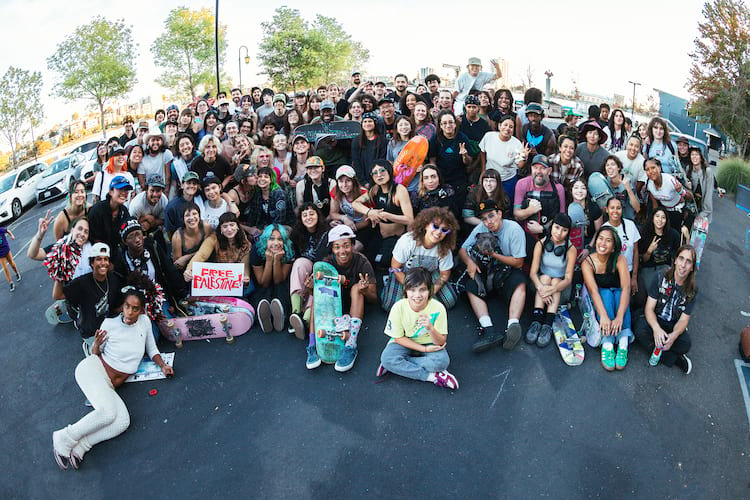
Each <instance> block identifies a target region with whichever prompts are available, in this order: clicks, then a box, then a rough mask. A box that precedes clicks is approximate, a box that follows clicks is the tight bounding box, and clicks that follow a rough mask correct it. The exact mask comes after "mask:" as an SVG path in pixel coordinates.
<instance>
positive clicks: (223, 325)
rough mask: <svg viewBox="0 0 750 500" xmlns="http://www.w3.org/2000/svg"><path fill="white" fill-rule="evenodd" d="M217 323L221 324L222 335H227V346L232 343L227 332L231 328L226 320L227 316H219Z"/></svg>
mask: <svg viewBox="0 0 750 500" xmlns="http://www.w3.org/2000/svg"><path fill="white" fill-rule="evenodd" d="M219 322H220V323H221V328H222V329H223V330H224V333H226V334H227V344H232V343H234V337H232V336H231V335H230V334H229V330H230V329H231V328H232V325H231V324H230V323H229V318H227V315H226V314H222V315H220V316H219Z"/></svg>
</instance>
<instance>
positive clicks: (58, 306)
mask: <svg viewBox="0 0 750 500" xmlns="http://www.w3.org/2000/svg"><path fill="white" fill-rule="evenodd" d="M44 317H45V318H47V323H49V324H50V325H57V324H60V323H72V322H73V318H71V317H70V315H68V311H67V308H66V307H65V301H64V300H56V301H55V302H53V303H52V305H50V306H49V307H48V308H47V310H46V311H44Z"/></svg>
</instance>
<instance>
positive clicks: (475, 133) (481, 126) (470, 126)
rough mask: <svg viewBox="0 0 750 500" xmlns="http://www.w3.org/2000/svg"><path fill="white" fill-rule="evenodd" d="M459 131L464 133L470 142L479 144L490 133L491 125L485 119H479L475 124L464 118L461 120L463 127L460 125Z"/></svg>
mask: <svg viewBox="0 0 750 500" xmlns="http://www.w3.org/2000/svg"><path fill="white" fill-rule="evenodd" d="M458 130H459V131H461V132H463V133H464V134H465V135H466V137H468V138H469V140H470V141H472V142H474V143H477V144H478V143H479V141H481V140H482V138H483V137H484V135H485V134H486V133H487V132H489V131H490V124H489V123H487V120H485V119H484V118H479V119H477V121H475V122H473V121H471V120H469V119H468V118H467V117H465V116H464V117H463V118H461V125H459V127H458Z"/></svg>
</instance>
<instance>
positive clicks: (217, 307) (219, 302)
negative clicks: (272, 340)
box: [185, 295, 255, 324]
mask: <svg viewBox="0 0 750 500" xmlns="http://www.w3.org/2000/svg"><path fill="white" fill-rule="evenodd" d="M196 304H198V305H196ZM185 309H187V311H186V312H187V313H188V314H189V315H190V316H196V315H199V314H215V313H234V312H239V313H243V314H247V315H248V316H249V317H250V321H251V322H252V323H253V324H254V323H255V308H253V306H252V305H250V304H249V303H247V302H245V301H244V300H242V299H240V298H239V297H223V296H218V295H217V296H213V297H190V298H189V299H187V304H185ZM200 309H203V310H205V311H206V312H197V311H198V310H200ZM191 311H195V312H191Z"/></svg>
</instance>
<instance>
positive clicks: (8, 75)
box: [0, 66, 43, 165]
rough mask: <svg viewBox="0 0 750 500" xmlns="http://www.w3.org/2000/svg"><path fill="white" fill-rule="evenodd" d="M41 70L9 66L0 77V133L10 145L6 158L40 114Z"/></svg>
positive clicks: (13, 162) (14, 150)
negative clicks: (0, 78) (33, 70)
mask: <svg viewBox="0 0 750 500" xmlns="http://www.w3.org/2000/svg"><path fill="white" fill-rule="evenodd" d="M41 96H42V74H41V73H39V72H38V71H35V72H33V73H31V72H29V71H27V70H23V69H19V68H14V67H13V66H11V67H10V68H8V71H6V72H5V75H3V79H2V80H1V81H0V133H2V135H3V137H4V138H5V140H6V141H8V144H9V145H10V151H11V155H10V161H11V162H12V164H13V165H15V164H16V161H15V154H13V153H15V152H16V149H17V148H18V146H19V144H20V143H21V142H23V140H24V138H25V137H26V134H28V133H29V129H30V128H31V125H32V120H33V121H34V123H38V121H39V120H40V119H41V118H42V116H43V108H42V103H41Z"/></svg>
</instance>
